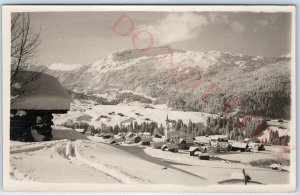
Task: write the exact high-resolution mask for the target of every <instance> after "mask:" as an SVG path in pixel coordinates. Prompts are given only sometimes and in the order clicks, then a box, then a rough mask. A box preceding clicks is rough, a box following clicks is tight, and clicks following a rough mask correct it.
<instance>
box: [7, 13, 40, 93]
mask: <svg viewBox="0 0 300 195" xmlns="http://www.w3.org/2000/svg"><path fill="white" fill-rule="evenodd" d="M40 44H41V40H40V31H39V32H37V33H35V32H34V29H33V26H32V24H31V21H30V15H29V13H15V14H12V19H11V78H10V86H11V87H12V86H13V85H14V84H15V80H16V76H17V74H18V72H19V71H21V70H24V69H26V68H28V67H29V66H30V65H31V64H32V63H33V59H34V57H35V55H36V54H37V51H38V47H39V45H40Z"/></svg>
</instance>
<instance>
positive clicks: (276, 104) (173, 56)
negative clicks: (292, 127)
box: [48, 47, 291, 118]
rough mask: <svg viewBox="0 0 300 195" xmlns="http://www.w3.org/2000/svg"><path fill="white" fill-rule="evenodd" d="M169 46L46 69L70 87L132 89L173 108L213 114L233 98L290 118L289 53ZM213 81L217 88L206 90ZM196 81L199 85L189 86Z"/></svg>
mask: <svg viewBox="0 0 300 195" xmlns="http://www.w3.org/2000/svg"><path fill="white" fill-rule="evenodd" d="M170 51H171V50H168V48H165V47H160V48H152V49H151V50H149V51H145V52H143V51H140V50H125V51H121V52H116V53H113V54H111V55H109V56H108V57H106V58H103V59H101V60H99V61H97V62H95V63H93V64H90V65H85V66H81V67H79V68H78V69H75V70H71V71H52V70H49V71H48V73H49V74H52V75H54V76H56V77H58V79H59V80H60V82H61V83H62V84H63V85H64V86H65V87H66V88H67V89H69V90H75V91H77V92H82V93H86V94H92V93H97V94H101V93H103V92H104V91H105V90H109V89H114V90H117V91H118V90H119V91H122V90H130V91H134V92H137V93H142V94H146V95H148V96H151V97H153V98H156V99H157V100H156V101H155V103H168V104H169V106H171V107H173V108H174V109H183V110H193V111H206V112H211V113H220V112H222V110H223V108H222V107H223V105H224V103H225V102H228V101H229V99H234V98H235V99H238V101H239V102H240V104H241V105H240V106H243V107H244V111H243V112H245V113H244V114H254V115H259V116H265V117H271V118H289V112H288V110H289V108H290V94H291V93H290V91H291V89H290V88H291V86H290V85H291V68H290V58H289V57H284V56H283V57H278V58H268V57H261V56H249V55H243V54H234V53H232V52H217V51H208V52H194V51H183V50H175V49H173V51H172V52H170ZM177 65H178V67H177ZM195 83H197V85H196V84H195ZM212 83H215V84H216V85H217V86H218V87H216V88H214V89H213V90H212V91H211V92H210V93H209V94H206V92H207V89H208V88H209V86H210V85H211V84H212ZM194 84H195V86H196V87H191V86H192V85H194ZM205 94H206V96H205V97H206V98H205V99H204V101H201V97H203V95H205Z"/></svg>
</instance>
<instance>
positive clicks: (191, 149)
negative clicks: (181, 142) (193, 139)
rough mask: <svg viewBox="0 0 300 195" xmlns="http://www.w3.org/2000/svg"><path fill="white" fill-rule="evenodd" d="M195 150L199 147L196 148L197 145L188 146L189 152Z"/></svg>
mask: <svg viewBox="0 0 300 195" xmlns="http://www.w3.org/2000/svg"><path fill="white" fill-rule="evenodd" d="M195 150H199V148H198V147H195V146H191V147H190V148H189V151H190V152H193V151H195Z"/></svg>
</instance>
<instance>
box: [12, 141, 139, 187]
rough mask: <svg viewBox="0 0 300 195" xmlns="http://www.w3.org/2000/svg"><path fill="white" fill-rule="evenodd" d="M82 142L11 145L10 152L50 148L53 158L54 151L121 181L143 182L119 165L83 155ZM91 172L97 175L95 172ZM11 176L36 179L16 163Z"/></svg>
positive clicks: (78, 163)
mask: <svg viewBox="0 0 300 195" xmlns="http://www.w3.org/2000/svg"><path fill="white" fill-rule="evenodd" d="M80 144H81V140H76V141H70V140H66V139H65V140H57V141H49V142H39V143H30V144H24V145H16V146H11V150H10V154H20V153H28V152H34V151H37V150H43V149H46V148H50V149H51V154H50V157H51V158H53V155H54V153H57V154H59V155H60V156H62V157H64V158H66V160H68V161H71V162H72V163H74V164H77V165H80V166H84V167H89V168H92V169H94V170H95V171H96V172H97V171H99V172H101V173H102V174H105V175H106V176H109V177H112V178H113V179H114V180H116V181H118V182H119V183H123V184H130V183H137V182H143V179H141V178H138V177H135V176H132V175H130V174H128V173H126V172H125V171H123V170H120V169H118V167H114V166H110V165H106V164H99V163H97V162H94V161H92V160H88V159H86V158H84V157H82V155H80V152H79V147H80ZM89 173H90V174H92V175H95V172H93V173H92V172H89ZM10 176H11V177H12V178H13V179H16V180H27V181H35V179H34V178H32V177H31V176H29V175H28V173H22V172H20V171H19V170H17V168H16V167H15V166H14V165H11V170H10Z"/></svg>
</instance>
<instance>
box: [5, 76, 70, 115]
mask: <svg viewBox="0 0 300 195" xmlns="http://www.w3.org/2000/svg"><path fill="white" fill-rule="evenodd" d="M15 81H16V83H21V88H20V89H19V90H18V91H22V92H23V93H22V92H21V93H20V92H13V93H16V94H19V96H18V97H17V98H15V99H14V100H13V101H12V102H11V109H24V110H69V109H70V104H71V102H72V99H71V98H70V97H69V96H68V94H67V92H66V90H65V89H64V88H63V87H62V86H61V84H60V82H59V81H58V80H57V79H56V78H54V77H53V76H50V75H48V74H44V73H39V72H32V71H20V72H18V74H17V77H16V80H15ZM28 81H29V82H28ZM16 94H12V95H16Z"/></svg>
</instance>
